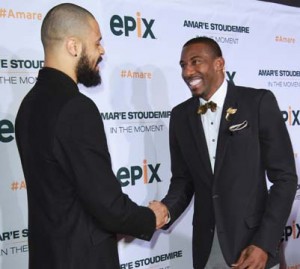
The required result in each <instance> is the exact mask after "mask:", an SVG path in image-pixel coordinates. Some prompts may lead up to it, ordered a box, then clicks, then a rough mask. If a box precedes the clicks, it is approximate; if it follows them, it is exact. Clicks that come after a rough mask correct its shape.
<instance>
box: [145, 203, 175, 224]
mask: <svg viewBox="0 0 300 269" xmlns="http://www.w3.org/2000/svg"><path fill="white" fill-rule="evenodd" d="M148 207H149V208H150V209H151V210H152V211H153V212H154V214H155V217H156V229H160V228H161V227H163V226H164V225H166V224H167V223H168V222H169V220H170V214H169V210H168V208H167V207H166V206H165V205H164V204H163V203H162V202H159V201H156V200H153V201H151V202H149V205H148Z"/></svg>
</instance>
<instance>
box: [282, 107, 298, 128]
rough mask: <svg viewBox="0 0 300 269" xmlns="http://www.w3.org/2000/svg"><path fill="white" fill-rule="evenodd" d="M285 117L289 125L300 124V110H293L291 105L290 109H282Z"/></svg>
mask: <svg viewBox="0 0 300 269" xmlns="http://www.w3.org/2000/svg"><path fill="white" fill-rule="evenodd" d="M281 113H282V116H283V119H284V120H285V121H286V122H287V123H288V125H292V126H294V125H300V119H299V118H298V117H299V113H300V110H292V108H291V107H290V106H289V109H288V111H281Z"/></svg>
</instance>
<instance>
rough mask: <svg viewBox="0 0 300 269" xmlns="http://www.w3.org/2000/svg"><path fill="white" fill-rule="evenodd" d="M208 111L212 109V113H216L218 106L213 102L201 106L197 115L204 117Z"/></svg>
mask: <svg viewBox="0 0 300 269" xmlns="http://www.w3.org/2000/svg"><path fill="white" fill-rule="evenodd" d="M207 109H210V110H211V111H212V112H215V111H216V110H217V104H216V103H214V102H213V101H209V102H207V103H205V104H204V105H201V106H199V108H198V111H197V113H198V114H202V115H203V114H205V113H206V111H207Z"/></svg>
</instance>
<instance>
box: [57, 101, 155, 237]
mask: <svg viewBox="0 0 300 269" xmlns="http://www.w3.org/2000/svg"><path fill="white" fill-rule="evenodd" d="M54 143H55V147H54V148H55V154H56V156H57V159H58V161H59V163H60V165H61V167H62V168H63V169H64V172H65V173H66V175H67V176H68V177H69V178H70V180H71V181H72V183H73V184H74V189H75V190H76V192H77V193H76V195H78V199H79V200H80V201H81V203H82V204H83V206H84V207H85V209H86V210H87V211H88V212H90V214H92V215H93V216H94V217H95V218H96V219H97V221H98V222H99V225H100V226H101V227H102V228H103V229H105V230H107V231H110V232H114V233H121V234H127V235H131V236H134V237H138V238H140V239H143V240H150V239H151V237H152V235H153V233H154V231H155V215H154V213H153V212H152V211H151V210H150V209H149V208H147V207H142V206H138V205H137V204H135V203H134V202H133V201H132V200H131V199H130V198H129V197H128V196H127V195H126V194H124V193H123V192H122V189H121V185H120V183H119V182H118V180H117V179H116V177H115V175H114V173H113V171H112V168H111V160H110V155H109V151H108V147H107V141H106V136H105V131H104V126H103V122H102V119H101V115H100V113H99V111H98V109H97V107H96V105H95V104H94V103H93V102H92V101H91V100H90V99H88V98H86V97H83V96H79V97H76V98H73V99H72V100H71V101H69V103H68V104H67V105H66V106H65V108H64V110H63V111H62V113H61V115H60V120H59V124H58V125H57V128H56V140H55V141H54Z"/></svg>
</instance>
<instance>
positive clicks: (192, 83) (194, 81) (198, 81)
mask: <svg viewBox="0 0 300 269" xmlns="http://www.w3.org/2000/svg"><path fill="white" fill-rule="evenodd" d="M201 80H202V79H194V80H192V81H190V82H189V84H190V85H191V86H195V85H197V84H199V83H200V82H201Z"/></svg>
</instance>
